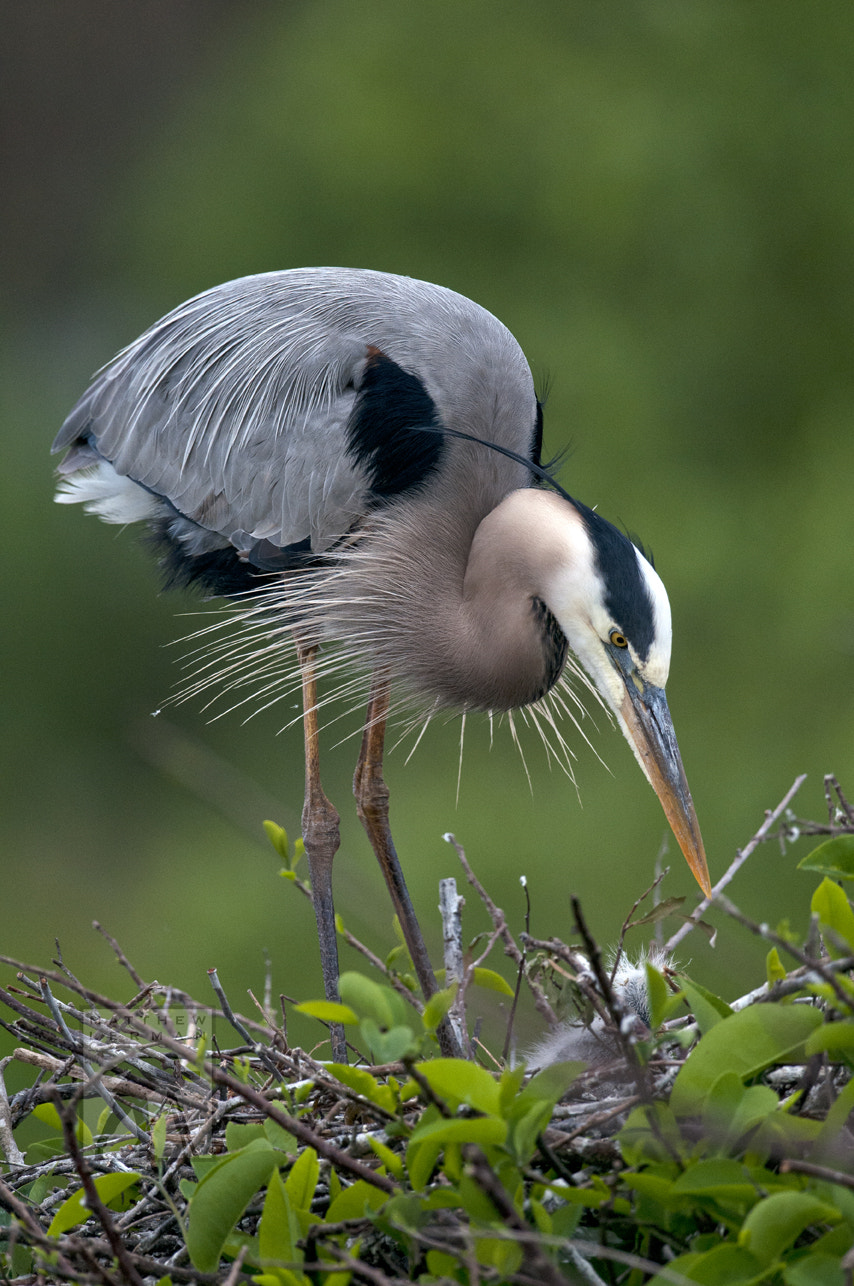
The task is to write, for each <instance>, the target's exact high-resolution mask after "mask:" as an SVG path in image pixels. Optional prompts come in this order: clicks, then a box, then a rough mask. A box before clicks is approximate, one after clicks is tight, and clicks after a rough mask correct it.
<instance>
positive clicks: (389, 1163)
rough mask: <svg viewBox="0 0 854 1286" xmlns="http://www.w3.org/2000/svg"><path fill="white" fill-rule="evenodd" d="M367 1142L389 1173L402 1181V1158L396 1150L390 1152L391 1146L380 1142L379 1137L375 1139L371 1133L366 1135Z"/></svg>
mask: <svg viewBox="0 0 854 1286" xmlns="http://www.w3.org/2000/svg"><path fill="white" fill-rule="evenodd" d="M368 1142H369V1143H370V1145H371V1149H372V1151H373V1152H374V1153H375V1155H376V1156H378V1157H379V1159H380V1161H382V1163H383V1165H384V1166H385V1168H386V1170H388V1172H389V1174H392V1175H394V1177H395V1179H397V1180H398V1182H400V1183H402V1182H403V1177H404V1176H403V1160H402V1158H401V1157H400V1156H399V1155H398V1154H397V1152H392V1150H391V1148H389V1147H386V1145H385V1143H381V1142H380V1140H379V1139H375V1138H374V1136H373V1135H372V1134H369V1135H368Z"/></svg>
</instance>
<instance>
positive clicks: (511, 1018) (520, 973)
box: [501, 875, 531, 1066]
mask: <svg viewBox="0 0 854 1286" xmlns="http://www.w3.org/2000/svg"><path fill="white" fill-rule="evenodd" d="M519 883H520V884H521V886H522V891H523V892H524V894H525V933H530V932H531V893H530V890H529V888H528V881H527V878H526V877H525V876H524V875H520V876H519ZM527 960H528V953H527V951H526V950H525V945H524V943H523V944H522V959H521V960H520V961H519V964H518V965H517V967H516V986H515V987H514V989H513V1001H512V1003H511V1005H510V1013H509V1015H508V1018H507V1031H506V1032H505V1035H504V1045H503V1047H502V1050H501V1061H502V1063H504V1064H505V1066H506V1064H507V1059H508V1058H509V1057H510V1046H511V1045H512V1043H513V1024H514V1023H515V1021H516V1010H517V1008H518V1005H519V996H520V994H521V992H522V979H523V978H524V976H525V966H526V964H527Z"/></svg>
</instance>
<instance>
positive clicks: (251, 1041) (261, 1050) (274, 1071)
mask: <svg viewBox="0 0 854 1286" xmlns="http://www.w3.org/2000/svg"><path fill="white" fill-rule="evenodd" d="M208 977H209V978H210V982H211V986H212V987H213V989H214V991H215V992H216V995H217V999H218V1000H219V1003H220V1005H221V1006H222V1012H223V1013H224V1014H225V1016H226V1018H227V1019H228V1021H229V1022H230V1023H231V1025H232V1027H233V1028H234V1030H235V1031H236V1032H237V1034H238V1036H240V1037H241V1039H242V1040H245V1041H246V1043H247V1045H248V1046H249V1048H250V1049H251V1050H252V1053H253V1054H254V1055H255V1057H256V1058H257V1059H258V1060H259V1061H260V1062H262V1063H263V1064H264V1066H265V1067H266V1069H267V1071H268V1072H269V1073H270V1075H271V1076H274V1077H275V1078H276V1080H277V1081H283V1080H284V1079H285V1078H284V1076H283V1075H282V1072H281V1068H280V1067H279V1065H278V1063H277V1062H276V1060H275V1058H273V1056H272V1055H271V1054H270V1051H269V1050H268V1049H267V1048H266V1047H265V1046H264V1045H262V1044H261V1043H260V1041H257V1040H255V1038H254V1036H252V1035H251V1034H250V1033H249V1032H248V1031H247V1030H246V1028H245V1027H244V1025H243V1023H242V1022H241V1021H240V1019H239V1018H238V1017H237V1015H236V1014H235V1013H234V1010H233V1009H232V1008H231V1005H230V1004H229V1003H228V996H226V994H225V991H224V990H223V986H222V983H221V982H220V980H219V974H218V973H217V971H216V969H208Z"/></svg>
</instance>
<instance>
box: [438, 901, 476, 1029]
mask: <svg viewBox="0 0 854 1286" xmlns="http://www.w3.org/2000/svg"><path fill="white" fill-rule="evenodd" d="M465 904H466V900H465V898H464V897H462V895H461V894H459V893H458V892H457V881H456V880H455V879H454V878H453V877H452V876H451V877H449V878H448V879H445V880H440V881H439V913H440V915H441V917H442V942H443V944H444V952H443V954H444V959H445V986H446V987H451V986H453V984H454V983H456V984H457V994H456V995H455V997H454V1002H453V1004H452V1005H451V1008H450V1010H449V1011H448V1022H449V1023H450V1025H451V1030H452V1031H453V1033H454V1038H455V1039H456V1042H457V1045H458V1046H459V1048H460V1049H468V1047H469V1041H468V1034H467V1032H466V1007H465V1006H466V992H465V988H464V987H463V978H464V976H465V961H464V960H463V907H464V906H465Z"/></svg>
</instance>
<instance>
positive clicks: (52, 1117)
mask: <svg viewBox="0 0 854 1286" xmlns="http://www.w3.org/2000/svg"><path fill="white" fill-rule="evenodd" d="M32 1115H33V1116H34V1117H36V1119H37V1120H39V1121H43V1122H44V1124H45V1125H49V1126H50V1127H51V1128H52V1129H55V1130H57V1131H58V1133H59V1134H60V1135H61V1134H62V1118H61V1117H60V1115H59V1112H57V1110H56V1107H55V1106H54V1104H53V1103H39V1104H38V1106H37V1107H34V1108H33V1111H32ZM74 1133H75V1135H76V1137H77V1142H78V1143H80V1144H82V1146H83V1147H84V1148H87V1147H89V1145H90V1144H91V1143H92V1131H91V1130H90V1129H89V1126H88V1125H87V1124H86V1122H85V1121H84V1120H83V1118H82V1117H81V1116H78V1118H77V1122H76V1124H75V1126H74Z"/></svg>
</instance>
